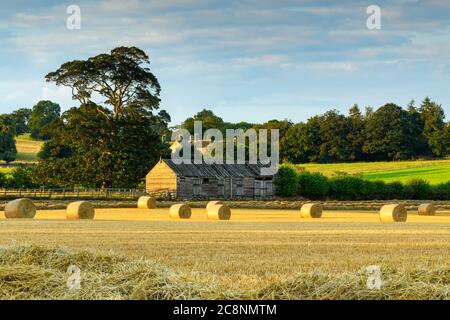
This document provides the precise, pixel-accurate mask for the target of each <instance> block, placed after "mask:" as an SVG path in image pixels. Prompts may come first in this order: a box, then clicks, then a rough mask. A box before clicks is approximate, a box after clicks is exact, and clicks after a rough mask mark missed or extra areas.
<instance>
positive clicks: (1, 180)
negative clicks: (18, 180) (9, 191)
mask: <svg viewBox="0 0 450 320" xmlns="http://www.w3.org/2000/svg"><path fill="white" fill-rule="evenodd" d="M7 184H8V178H7V177H6V174H4V173H3V172H0V187H2V188H4V187H6V186H7Z"/></svg>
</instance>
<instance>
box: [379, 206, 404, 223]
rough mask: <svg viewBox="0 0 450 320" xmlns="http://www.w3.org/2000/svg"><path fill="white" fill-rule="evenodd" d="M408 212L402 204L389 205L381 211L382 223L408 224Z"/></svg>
mask: <svg viewBox="0 0 450 320" xmlns="http://www.w3.org/2000/svg"><path fill="white" fill-rule="evenodd" d="M407 218H408V212H407V211H406V208H405V206H404V205H402V204H387V205H385V206H383V207H381V209H380V221H381V222H383V223H392V222H406V219H407Z"/></svg>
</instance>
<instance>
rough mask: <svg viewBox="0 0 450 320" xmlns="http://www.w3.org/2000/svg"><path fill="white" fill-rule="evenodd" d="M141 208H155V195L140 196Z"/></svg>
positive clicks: (139, 204) (139, 205) (139, 206)
mask: <svg viewBox="0 0 450 320" xmlns="http://www.w3.org/2000/svg"><path fill="white" fill-rule="evenodd" d="M138 208H139V209H155V208H156V199H155V198H153V197H140V198H139V200H138Z"/></svg>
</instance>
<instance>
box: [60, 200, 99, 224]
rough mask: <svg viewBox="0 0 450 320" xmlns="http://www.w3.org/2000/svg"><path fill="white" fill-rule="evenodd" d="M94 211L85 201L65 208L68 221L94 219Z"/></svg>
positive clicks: (73, 203)
mask: <svg viewBox="0 0 450 320" xmlns="http://www.w3.org/2000/svg"><path fill="white" fill-rule="evenodd" d="M94 216H95V209H94V206H93V205H92V204H91V203H90V202H87V201H78V202H72V203H71V204H69V205H68V206H67V209H66V218H67V219H68V220H78V219H89V220H92V219H94Z"/></svg>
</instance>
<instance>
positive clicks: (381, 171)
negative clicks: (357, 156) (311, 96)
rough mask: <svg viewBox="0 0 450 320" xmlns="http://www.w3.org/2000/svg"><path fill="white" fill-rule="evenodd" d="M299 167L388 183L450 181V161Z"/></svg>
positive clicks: (308, 165) (327, 174)
mask: <svg viewBox="0 0 450 320" xmlns="http://www.w3.org/2000/svg"><path fill="white" fill-rule="evenodd" d="M299 166H300V167H304V168H305V169H306V170H308V171H311V172H321V173H323V174H324V175H326V176H331V175H333V174H334V173H335V172H337V171H341V172H346V173H349V174H360V175H362V177H363V178H366V179H369V180H384V181H386V182H393V181H401V182H407V181H409V180H411V179H415V178H420V179H425V180H427V181H428V182H430V183H431V184H438V183H441V182H447V181H450V160H435V161H398V162H358V163H333V164H301V165H299Z"/></svg>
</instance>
